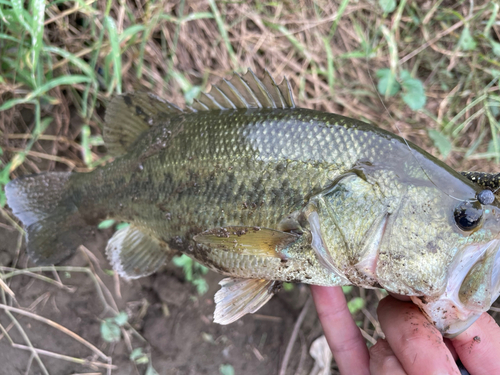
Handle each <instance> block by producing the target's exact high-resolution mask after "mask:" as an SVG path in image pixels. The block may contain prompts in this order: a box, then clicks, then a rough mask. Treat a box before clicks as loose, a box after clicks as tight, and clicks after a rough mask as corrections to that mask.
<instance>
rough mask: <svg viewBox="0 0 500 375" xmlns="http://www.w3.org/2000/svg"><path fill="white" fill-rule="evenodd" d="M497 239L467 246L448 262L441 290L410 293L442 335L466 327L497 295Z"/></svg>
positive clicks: (499, 284)
mask: <svg viewBox="0 0 500 375" xmlns="http://www.w3.org/2000/svg"><path fill="white" fill-rule="evenodd" d="M499 248H500V239H494V240H491V241H489V242H487V243H483V244H473V245H468V246H466V247H465V248H464V249H463V250H462V251H461V255H460V256H458V257H456V259H455V260H454V261H453V263H452V264H451V266H450V268H449V271H448V282H447V284H446V288H445V291H444V293H442V294H440V295H439V296H436V297H427V296H426V297H417V296H412V297H411V299H412V301H413V302H414V303H415V304H416V305H418V306H419V307H420V309H421V310H422V312H423V313H424V314H425V315H427V317H428V318H429V320H430V321H432V322H433V323H434V324H435V325H436V327H437V328H438V329H439V331H441V333H443V335H444V336H445V337H448V338H452V337H455V336H457V335H459V334H460V333H462V332H463V331H465V330H466V329H467V328H469V327H470V326H471V325H472V324H473V323H474V322H475V321H476V320H477V319H478V318H479V316H481V314H482V313H483V312H485V311H488V310H489V308H490V306H491V304H492V303H493V302H495V300H496V299H497V298H498V296H499V295H500V252H499V251H498V250H499Z"/></svg>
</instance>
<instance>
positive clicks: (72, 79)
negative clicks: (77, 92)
mask: <svg viewBox="0 0 500 375" xmlns="http://www.w3.org/2000/svg"><path fill="white" fill-rule="evenodd" d="M89 81H90V78H89V77H87V76H80V75H74V76H63V77H57V78H54V79H53V80H51V81H49V82H47V83H45V84H44V85H42V86H40V87H38V88H37V89H36V90H34V91H32V92H30V93H29V94H28V95H26V96H25V97H24V98H16V99H11V100H8V101H6V102H5V103H3V105H1V106H0V111H5V110H7V109H9V108H12V107H14V106H15V105H18V104H22V103H27V102H31V101H33V99H36V98H37V97H38V96H40V95H43V94H45V93H46V92H47V91H49V90H51V89H53V88H54V87H57V86H62V85H75V84H77V83H84V82H89Z"/></svg>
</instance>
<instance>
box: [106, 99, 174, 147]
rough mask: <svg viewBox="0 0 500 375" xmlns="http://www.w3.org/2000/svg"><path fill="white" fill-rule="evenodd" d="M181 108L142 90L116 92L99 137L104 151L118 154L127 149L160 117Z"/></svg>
mask: <svg viewBox="0 0 500 375" xmlns="http://www.w3.org/2000/svg"><path fill="white" fill-rule="evenodd" d="M180 113H183V110H182V109H180V108H179V107H177V106H176V105H175V104H172V103H169V102H167V101H165V100H163V99H161V98H159V97H158V96H156V95H154V94H151V93H146V92H140V91H138V92H131V93H127V94H123V95H118V96H116V97H114V98H113V100H111V102H110V103H109V104H108V108H107V109H106V116H105V125H104V132H103V138H104V142H105V143H106V147H107V148H108V152H109V153H110V154H111V155H113V156H119V155H122V154H124V153H126V152H127V149H128V147H129V146H130V145H131V144H132V143H134V142H135V140H136V139H137V138H138V137H139V135H140V134H141V133H143V132H144V131H146V130H148V129H149V128H150V127H151V126H153V125H156V124H157V123H160V122H161V120H162V118H165V117H168V116H172V115H178V114H180Z"/></svg>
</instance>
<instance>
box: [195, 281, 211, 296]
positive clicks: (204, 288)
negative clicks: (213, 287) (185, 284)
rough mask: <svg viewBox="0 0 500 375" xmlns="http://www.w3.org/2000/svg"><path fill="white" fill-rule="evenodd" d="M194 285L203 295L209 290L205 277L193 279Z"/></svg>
mask: <svg viewBox="0 0 500 375" xmlns="http://www.w3.org/2000/svg"><path fill="white" fill-rule="evenodd" d="M193 285H194V286H195V287H196V291H197V292H198V294H199V295H200V296H201V295H203V294H205V293H206V292H208V284H207V282H206V281H205V279H203V278H201V277H200V278H196V279H194V280H193Z"/></svg>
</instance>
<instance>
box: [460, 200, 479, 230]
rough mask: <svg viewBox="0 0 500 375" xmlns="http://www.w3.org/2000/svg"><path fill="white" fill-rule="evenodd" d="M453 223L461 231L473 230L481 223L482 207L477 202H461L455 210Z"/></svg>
mask: <svg viewBox="0 0 500 375" xmlns="http://www.w3.org/2000/svg"><path fill="white" fill-rule="evenodd" d="M454 215H455V223H457V226H458V227H459V228H460V229H462V230H463V231H471V230H473V229H475V228H476V227H477V226H478V225H479V223H480V222H481V217H482V216H483V207H482V205H481V203H480V202H479V200H477V201H474V202H462V203H461V204H460V205H459V206H458V207H456V208H455V211H454Z"/></svg>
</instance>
